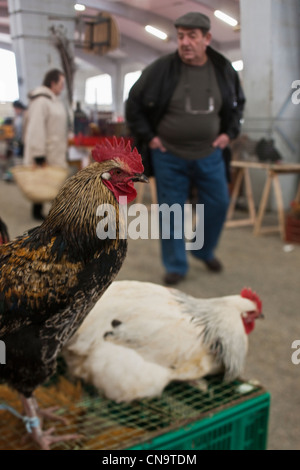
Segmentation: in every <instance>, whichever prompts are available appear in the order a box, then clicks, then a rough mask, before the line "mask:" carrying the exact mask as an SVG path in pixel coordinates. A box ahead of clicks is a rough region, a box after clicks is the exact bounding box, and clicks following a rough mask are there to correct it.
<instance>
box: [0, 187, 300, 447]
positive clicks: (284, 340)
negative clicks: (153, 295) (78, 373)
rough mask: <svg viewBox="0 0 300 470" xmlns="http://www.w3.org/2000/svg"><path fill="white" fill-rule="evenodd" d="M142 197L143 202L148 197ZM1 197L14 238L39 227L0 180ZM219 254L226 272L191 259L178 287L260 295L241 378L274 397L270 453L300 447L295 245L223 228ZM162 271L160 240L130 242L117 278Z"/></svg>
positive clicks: (158, 278) (298, 257)
mask: <svg viewBox="0 0 300 470" xmlns="http://www.w3.org/2000/svg"><path fill="white" fill-rule="evenodd" d="M145 199H146V202H147V193H146V196H145ZM0 200H1V211H0V216H1V217H3V219H4V220H5V222H6V223H7V225H8V227H9V231H10V235H11V237H15V236H17V235H20V234H22V233H23V232H24V231H25V230H27V229H29V228H30V227H34V226H35V225H36V223H35V221H34V220H32V218H31V212H30V207H31V205H30V202H28V201H27V200H25V199H24V198H23V196H22V195H21V193H20V191H19V189H18V188H17V187H16V185H15V184H14V183H6V182H4V181H0ZM148 202H149V195H148ZM270 220H274V215H272V214H271V215H270ZM217 255H218V257H219V258H220V259H221V260H222V262H223V263H224V266H225V270H224V272H223V273H221V274H211V273H209V272H207V271H206V269H205V268H204V266H202V264H201V263H198V262H197V261H196V260H195V259H190V270H189V273H188V276H187V278H186V280H185V281H184V282H182V283H181V284H180V285H179V288H180V289H181V290H182V291H184V292H186V293H188V294H192V295H194V296H198V297H201V296H202V297H216V296H221V295H227V294H234V293H238V292H240V290H241V289H242V288H243V287H244V286H249V287H251V288H252V289H254V290H255V291H256V292H257V293H258V294H259V295H260V297H261V299H262V301H263V310H264V314H265V319H264V320H263V321H259V322H257V324H256V329H255V331H254V332H253V333H252V334H251V336H250V347H249V353H248V358H247V364H246V368H245V371H244V374H243V377H244V378H246V379H256V380H258V381H259V382H260V383H261V384H262V385H263V386H264V387H265V389H266V390H267V391H269V392H270V393H271V410H270V422H269V435H268V449H270V450H300V391H299V388H300V387H299V385H300V383H299V380H300V364H299V365H298V366H297V365H294V364H293V363H292V360H291V356H292V353H293V352H294V350H293V349H292V348H291V345H292V343H293V341H294V340H297V339H298V340H300V322H299V313H300V310H299V305H300V289H299V266H300V245H294V246H293V247H292V249H291V251H286V250H285V244H284V243H283V242H282V241H281V240H280V237H279V235H277V234H274V235H264V236H262V237H254V236H253V234H252V229H251V228H250V227H244V228H230V229H229V228H228V229H225V230H224V231H223V234H222V238H221V240H220V244H219V247H218V251H217ZM163 274H164V271H163V267H162V265H161V261H160V247H159V242H158V241H157V240H129V250H128V255H127V258H126V260H125V263H124V265H123V267H122V269H121V271H120V273H119V275H118V279H137V280H141V281H150V282H155V283H161V282H162V276H163Z"/></svg>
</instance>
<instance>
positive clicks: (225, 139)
mask: <svg viewBox="0 0 300 470" xmlns="http://www.w3.org/2000/svg"><path fill="white" fill-rule="evenodd" d="M229 142H230V138H229V136H228V135H227V134H220V135H219V136H218V137H217V138H216V140H215V141H214V142H213V143H212V146H213V147H219V148H220V149H222V150H223V149H224V148H225V147H227V145H229Z"/></svg>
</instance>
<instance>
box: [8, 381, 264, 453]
mask: <svg viewBox="0 0 300 470" xmlns="http://www.w3.org/2000/svg"><path fill="white" fill-rule="evenodd" d="M61 375H64V374H63V372H62V373H61V374H58V375H57V376H56V377H53V378H52V379H51V381H50V382H49V383H48V385H47V386H45V387H43V390H42V391H43V394H42V396H40V398H39V404H40V406H41V407H45V408H46V407H48V406H52V405H57V406H59V408H60V412H61V413H62V414H63V415H64V416H65V414H66V415H67V416H66V417H67V419H68V422H69V423H68V424H67V425H60V432H61V433H62V434H67V433H70V432H71V433H74V432H76V433H78V434H80V435H81V436H82V437H81V439H79V440H78V441H75V442H74V441H65V442H62V443H59V444H57V446H55V447H54V448H57V449H58V450H186V451H191V450H195V451H196V450H264V449H266V446H267V431H268V418H269V406H270V395H269V393H267V392H266V390H265V389H264V388H263V387H261V386H260V385H259V384H256V383H252V382H247V381H245V380H242V379H239V380H235V381H233V382H230V383H224V382H223V381H222V378H221V377H211V378H210V379H209V380H208V388H207V390H205V391H203V390H201V389H200V388H199V386H197V384H193V385H191V384H188V383H179V382H174V383H172V384H170V385H169V386H168V387H167V388H166V389H165V390H164V392H163V393H162V395H161V396H160V397H157V398H149V399H143V400H137V401H134V402H132V403H119V404H118V403H115V402H113V401H111V400H108V399H106V398H104V397H103V396H101V395H99V393H98V392H97V390H95V389H94V387H91V386H88V385H87V384H85V383H82V387H80V394H79V395H78V396H77V398H76V400H75V401H74V399H72V400H71V401H70V400H69V399H68V405H66V401H65V396H64V395H63V399H62V396H61V393H58V392H56V390H57V388H56V387H58V385H59V382H60V380H61ZM70 384H71V383H70ZM64 386H65V385H64ZM42 397H43V398H42ZM43 400H44V401H43ZM60 400H62V401H60ZM0 401H1V387H0ZM8 404H10V405H11V406H13V403H10V402H8ZM70 405H72V406H70ZM14 419H15V421H14V422H13V423H12V422H11V415H10V414H9V413H6V414H4V413H3V412H2V414H1V417H0V449H3V450H7V449H12V450H19V449H20V443H21V442H22V440H21V438H22V436H23V434H24V425H23V423H21V422H20V420H18V419H17V418H14ZM48 425H51V424H50V423H48ZM27 449H28V450H30V449H31V441H25V442H24V444H22V450H27Z"/></svg>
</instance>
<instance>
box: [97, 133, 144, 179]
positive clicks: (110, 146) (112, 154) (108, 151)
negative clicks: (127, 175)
mask: <svg viewBox="0 0 300 470" xmlns="http://www.w3.org/2000/svg"><path fill="white" fill-rule="evenodd" d="M92 157H93V159H94V160H95V161H96V162H99V163H100V162H103V161H104V160H119V161H120V162H122V166H125V167H128V171H130V172H133V173H143V171H144V167H143V164H142V158H141V155H140V154H139V152H138V151H137V149H136V147H134V149H133V150H132V149H131V144H130V141H129V140H128V142H127V144H126V143H125V140H124V138H123V137H121V138H120V139H119V140H118V139H117V138H116V137H115V136H114V137H113V139H112V142H110V141H109V140H108V139H105V140H104V142H103V143H101V144H97V145H96V147H95V148H94V149H93V150H92Z"/></svg>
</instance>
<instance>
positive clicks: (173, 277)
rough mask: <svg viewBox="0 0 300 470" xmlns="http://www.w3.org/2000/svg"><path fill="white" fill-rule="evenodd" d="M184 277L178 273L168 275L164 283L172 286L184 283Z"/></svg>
mask: <svg viewBox="0 0 300 470" xmlns="http://www.w3.org/2000/svg"><path fill="white" fill-rule="evenodd" d="M183 279H184V276H183V275H182V274H178V273H167V274H166V275H165V277H164V283H165V284H167V285H169V286H171V285H173V286H174V285H175V284H178V283H179V282H180V281H183Z"/></svg>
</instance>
